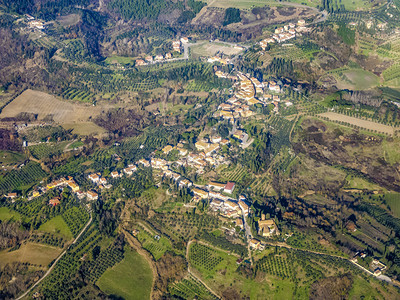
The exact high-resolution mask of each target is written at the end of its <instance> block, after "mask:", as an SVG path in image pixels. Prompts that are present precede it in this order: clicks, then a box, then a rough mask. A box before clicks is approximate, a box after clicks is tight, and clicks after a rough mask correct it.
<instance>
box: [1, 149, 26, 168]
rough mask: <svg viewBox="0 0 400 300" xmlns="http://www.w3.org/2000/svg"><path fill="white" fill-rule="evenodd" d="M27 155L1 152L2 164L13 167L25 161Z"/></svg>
mask: <svg viewBox="0 0 400 300" xmlns="http://www.w3.org/2000/svg"><path fill="white" fill-rule="evenodd" d="M25 159H26V158H25V155H24V154H22V153H18V152H14V151H0V164H2V165H13V164H16V163H19V162H23V161H24V160H25Z"/></svg>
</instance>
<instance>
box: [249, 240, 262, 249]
mask: <svg viewBox="0 0 400 300" xmlns="http://www.w3.org/2000/svg"><path fill="white" fill-rule="evenodd" d="M249 246H250V248H252V249H256V250H257V249H259V248H260V246H261V242H260V241H259V240H257V239H251V240H250V242H249Z"/></svg>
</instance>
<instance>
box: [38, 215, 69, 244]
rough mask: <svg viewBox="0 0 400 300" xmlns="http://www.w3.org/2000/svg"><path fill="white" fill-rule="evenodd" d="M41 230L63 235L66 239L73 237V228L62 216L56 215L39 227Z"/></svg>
mask: <svg viewBox="0 0 400 300" xmlns="http://www.w3.org/2000/svg"><path fill="white" fill-rule="evenodd" d="M39 231H43V232H48V233H52V234H56V235H62V236H64V237H65V238H66V239H68V240H70V239H72V238H73V236H72V233H71V230H69V228H68V225H67V224H66V223H65V221H64V219H63V218H62V216H57V217H54V218H53V219H51V220H49V221H47V222H46V223H44V224H42V225H41V226H40V227H39Z"/></svg>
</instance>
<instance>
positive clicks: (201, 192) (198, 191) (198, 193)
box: [192, 188, 208, 199]
mask: <svg viewBox="0 0 400 300" xmlns="http://www.w3.org/2000/svg"><path fill="white" fill-rule="evenodd" d="M192 191H193V194H195V195H196V196H199V197H201V198H203V199H205V198H207V197H208V192H206V191H205V190H202V189H199V188H193V190H192Z"/></svg>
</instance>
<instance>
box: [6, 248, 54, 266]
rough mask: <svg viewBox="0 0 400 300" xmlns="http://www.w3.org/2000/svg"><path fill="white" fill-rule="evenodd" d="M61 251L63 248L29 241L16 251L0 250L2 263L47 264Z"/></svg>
mask: <svg viewBox="0 0 400 300" xmlns="http://www.w3.org/2000/svg"><path fill="white" fill-rule="evenodd" d="M61 251H62V249H61V248H57V247H53V246H49V245H42V244H36V243H31V242H28V243H26V244H23V245H22V246H21V247H20V248H19V249H18V250H15V251H11V252H8V250H3V251H0V265H5V264H7V263H12V262H15V261H19V262H28V263H31V264H35V265H42V266H47V265H48V264H49V263H50V262H51V261H52V260H53V259H55V258H56V257H57V256H58V255H59V254H60V253H61Z"/></svg>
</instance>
